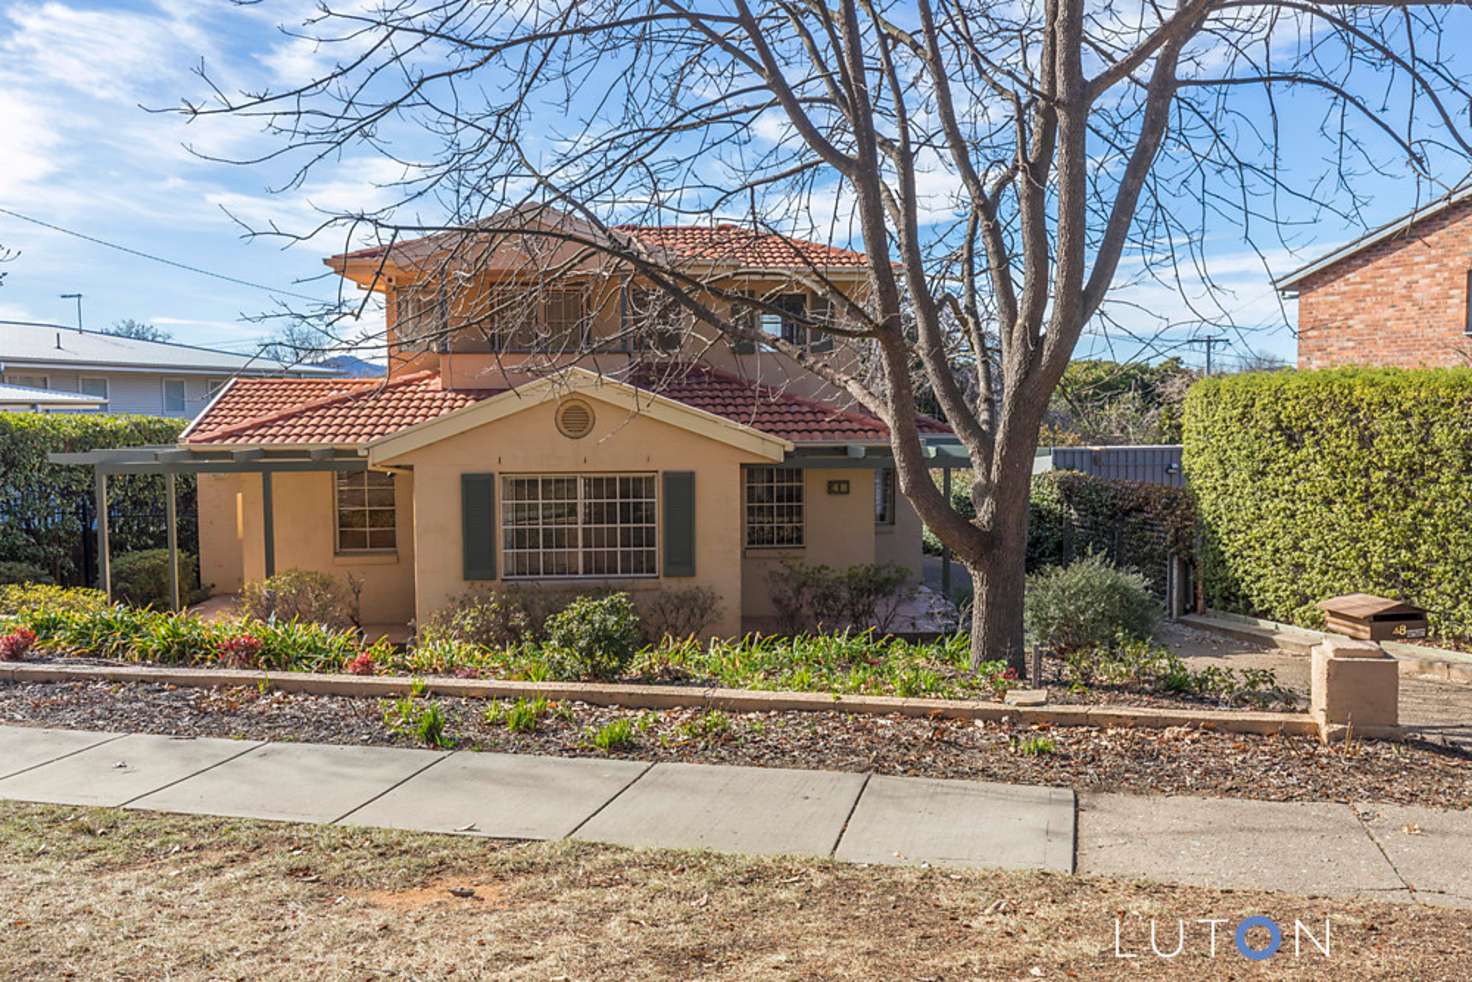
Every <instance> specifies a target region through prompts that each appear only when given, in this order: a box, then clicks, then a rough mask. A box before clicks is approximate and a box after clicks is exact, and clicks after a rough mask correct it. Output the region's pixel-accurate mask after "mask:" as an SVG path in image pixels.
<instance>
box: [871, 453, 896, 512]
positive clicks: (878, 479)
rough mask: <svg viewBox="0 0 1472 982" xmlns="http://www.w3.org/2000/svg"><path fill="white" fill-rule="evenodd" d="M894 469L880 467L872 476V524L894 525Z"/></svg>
mask: <svg viewBox="0 0 1472 982" xmlns="http://www.w3.org/2000/svg"><path fill="white" fill-rule="evenodd" d="M894 490H895V489H894V468H893V467H882V468H880V469H879V471H878V472H877V473H875V475H874V524H875V525H893V524H894Z"/></svg>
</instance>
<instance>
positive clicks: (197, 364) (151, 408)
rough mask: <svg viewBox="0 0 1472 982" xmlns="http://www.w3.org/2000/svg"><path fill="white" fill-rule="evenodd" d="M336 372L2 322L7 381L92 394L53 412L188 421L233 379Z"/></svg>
mask: <svg viewBox="0 0 1472 982" xmlns="http://www.w3.org/2000/svg"><path fill="white" fill-rule="evenodd" d="M337 374H339V373H338V372H335V371H333V370H332V369H330V368H320V367H314V366H308V365H284V364H282V363H280V362H277V361H273V360H271V359H267V358H258V357H251V356H249V355H241V354H235V353H234V352H230V351H216V350H214V349H212V348H197V347H194V346H193V345H188V344H177V343H175V342H172V341H140V340H138V339H137V338H125V337H118V336H116V335H112V334H101V333H98V332H96V331H79V330H77V329H76V328H74V327H62V326H60V325H56V324H15V323H0V381H3V382H5V383H6V384H7V385H14V386H21V387H22V388H28V389H45V390H49V391H52V392H58V393H75V394H78V395H80V396H84V397H87V400H88V402H87V403H86V404H80V403H75V402H73V403H71V404H61V402H60V401H59V400H58V401H57V402H56V403H53V404H51V405H47V406H45V407H44V408H45V409H46V410H48V411H55V410H61V411H77V410H87V411H101V412H109V413H134V414H142V415H148V416H177V417H182V418H185V419H188V418H192V417H194V416H197V415H198V414H199V412H200V410H202V409H204V407H205V406H207V405H208V404H209V401H210V400H211V399H213V398H214V397H215V395H217V394H218V393H219V391H220V389H221V388H223V387H224V385H225V383H226V382H228V381H230V380H231V379H232V378H237V377H256V376H270V375H290V376H294V377H302V378H330V377H332V376H334V375H337ZM94 400H95V401H94ZM0 408H11V407H4V406H0ZM24 408H27V409H29V408H30V407H29V406H26V407H24Z"/></svg>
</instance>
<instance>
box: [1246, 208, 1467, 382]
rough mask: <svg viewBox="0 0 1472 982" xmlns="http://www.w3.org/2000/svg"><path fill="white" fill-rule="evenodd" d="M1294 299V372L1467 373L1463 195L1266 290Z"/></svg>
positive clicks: (1401, 220)
mask: <svg viewBox="0 0 1472 982" xmlns="http://www.w3.org/2000/svg"><path fill="white" fill-rule="evenodd" d="M1274 286H1276V287H1277V289H1278V290H1279V292H1280V293H1282V294H1283V295H1284V296H1286V297H1290V298H1291V297H1297V298H1298V367H1299V368H1328V367H1331V366H1335V365H1387V366H1395V367H1401V368H1417V367H1423V366H1424V367H1436V366H1449V365H1467V364H1472V187H1467V188H1463V189H1462V190H1459V191H1456V192H1454V193H1452V194H1449V195H1447V196H1445V197H1443V198H1441V199H1439V200H1437V201H1435V202H1432V203H1431V204H1429V205H1426V206H1424V207H1421V208H1417V209H1416V210H1414V211H1412V212H1410V213H1409V214H1406V215H1404V216H1402V217H1401V218H1398V219H1396V220H1395V221H1393V222H1390V223H1389V224H1387V225H1385V226H1382V227H1381V228H1379V229H1376V230H1375V231H1373V232H1370V233H1369V234H1367V235H1364V236H1362V237H1360V238H1358V239H1356V240H1354V241H1353V242H1350V243H1349V244H1347V245H1345V246H1343V247H1341V248H1339V249H1336V250H1334V251H1333V252H1330V253H1328V254H1327V255H1325V256H1322V257H1320V258H1318V259H1316V260H1314V261H1313V262H1311V263H1309V264H1307V265H1305V266H1303V267H1301V268H1300V269H1297V270H1295V271H1294V272H1292V273H1289V274H1288V275H1287V276H1284V277H1282V278H1280V279H1278V280H1275V281H1274Z"/></svg>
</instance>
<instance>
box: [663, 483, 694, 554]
mask: <svg viewBox="0 0 1472 982" xmlns="http://www.w3.org/2000/svg"><path fill="white" fill-rule="evenodd" d="M664 575H665V576H694V575H695V472H694V471H665V472H664Z"/></svg>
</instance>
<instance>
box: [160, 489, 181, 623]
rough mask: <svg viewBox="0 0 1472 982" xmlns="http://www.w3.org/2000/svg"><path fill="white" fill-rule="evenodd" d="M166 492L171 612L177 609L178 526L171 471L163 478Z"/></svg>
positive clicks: (165, 505)
mask: <svg viewBox="0 0 1472 982" xmlns="http://www.w3.org/2000/svg"><path fill="white" fill-rule="evenodd" d="M164 483H165V485H166V486H167V491H166V493H165V496H164V524H165V525H166V526H168V530H169V598H170V599H171V600H172V601H173V604H174V606H173V608H172V609H173V610H178V609H179V525H178V520H177V516H176V515H175V514H174V507H175V506H174V493H175V486H176V484H177V478H176V477H175V475H174V472H173V471H169V472H168V474H166V475H165V476H164Z"/></svg>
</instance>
